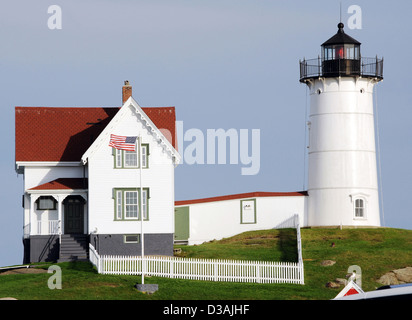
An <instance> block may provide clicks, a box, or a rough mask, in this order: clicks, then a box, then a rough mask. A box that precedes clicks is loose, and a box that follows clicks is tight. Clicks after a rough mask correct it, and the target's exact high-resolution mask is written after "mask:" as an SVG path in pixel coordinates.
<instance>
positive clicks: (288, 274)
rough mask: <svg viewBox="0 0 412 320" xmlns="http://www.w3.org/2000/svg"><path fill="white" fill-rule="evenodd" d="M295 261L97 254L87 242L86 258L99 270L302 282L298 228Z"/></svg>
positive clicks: (298, 231) (233, 279)
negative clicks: (87, 251) (87, 255)
mask: <svg viewBox="0 0 412 320" xmlns="http://www.w3.org/2000/svg"><path fill="white" fill-rule="evenodd" d="M296 221H297V225H296V228H297V237H298V239H297V240H298V262H272V261H244V260H221V259H193V258H180V257H169V256H144V257H141V256H113V255H101V256H100V255H99V254H98V253H97V251H96V250H95V249H94V247H93V246H92V244H89V249H90V250H89V257H90V258H89V259H90V261H91V263H92V264H93V265H95V266H96V268H97V271H98V272H99V273H101V274H116V275H141V274H142V271H143V274H144V275H150V276H159V277H169V278H178V279H191V280H208V281H230V282H255V283H295V284H304V270H303V261H302V254H301V242H300V228H299V221H298V218H297V219H296Z"/></svg>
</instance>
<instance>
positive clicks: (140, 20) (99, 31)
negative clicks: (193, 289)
mask: <svg viewBox="0 0 412 320" xmlns="http://www.w3.org/2000/svg"><path fill="white" fill-rule="evenodd" d="M341 2H342V22H344V23H345V25H346V26H347V21H348V19H349V18H350V16H351V15H350V14H348V13H347V8H348V7H349V6H350V5H352V4H356V5H358V6H360V8H361V9H362V29H354V30H350V29H349V28H347V27H346V28H345V31H346V32H347V33H348V34H350V35H351V36H352V37H354V38H355V39H357V40H358V41H360V42H362V49H361V50H362V54H363V55H364V56H370V57H374V56H375V55H378V56H379V57H382V56H383V57H384V59H385V60H384V78H385V79H384V81H383V82H381V83H379V84H378V86H377V87H376V89H377V98H378V115H379V117H378V120H379V137H380V150H381V153H380V159H381V168H382V186H383V203H384V207H383V209H384V211H383V212H384V224H385V226H388V227H396V228H406V229H412V219H411V216H412V212H411V211H412V197H411V196H410V194H411V193H412V187H411V181H412V169H411V163H412V142H411V138H412V126H411V125H410V122H411V119H412V108H411V101H412V90H411V83H410V79H409V75H410V74H411V71H412V70H411V69H412V64H411V63H410V62H409V61H410V56H411V55H410V52H411V51H412V44H411V42H410V41H409V40H410V39H409V38H410V36H409V35H410V33H411V31H412V26H411V24H410V22H409V21H410V12H411V11H412V3H411V2H410V1H406V0H405V1H396V4H395V2H389V1H386V2H385V1H379V2H377V1H355V2H348V1H341ZM339 3H340V1H312V2H308V1H297V0H295V1H287V2H286V1H274V0H270V1H269V0H261V1H252V0H248V1H242V0H225V1H221V0H220V1H218V0H216V1H215V0H207V1H205V0H204V1H200V0H190V1H189V0H187V1H183V0H167V1H166V0H165V1H157V0H151V1H148V0H147V1H132V0H122V1H109V0H106V1H96V0H87V1H57V0H48V1H43V0H40V1H29V0H22V1H8V2H4V1H3V2H2V3H1V4H0V39H1V43H2V47H1V50H0V70H1V71H0V90H1V91H0V108H1V110H2V116H1V118H0V133H1V136H2V138H3V139H2V141H3V156H2V157H1V158H0V175H1V176H0V177H1V178H2V179H1V181H2V184H1V186H0V195H1V200H2V204H3V205H2V210H1V211H0V216H1V224H0V266H4V265H11V264H20V263H22V259H23V246H22V208H21V195H22V192H23V179H22V176H17V174H16V172H15V171H14V107H15V106H56V107H59V106H78V107H82V106H85V107H86V106H87V107H89V106H91V107H93V106H96V107H101V106H120V105H121V86H122V85H123V81H124V80H129V81H130V83H131V84H132V86H133V97H134V98H135V99H136V101H137V102H138V103H139V104H140V105H141V106H143V107H150V106H175V107H176V114H177V120H178V121H182V122H183V126H184V130H189V129H191V128H196V129H199V130H200V131H201V132H204V134H205V135H206V131H207V129H219V128H223V129H225V130H228V129H230V128H234V129H235V130H236V131H237V132H239V131H240V129H248V130H249V132H251V130H252V129H259V130H260V170H259V173H258V174H256V175H250V176H246V175H241V167H243V165H242V164H241V163H238V164H237V165H236V164H229V163H226V164H213V165H212V164H204V165H196V164H193V165H189V164H183V165H181V166H179V167H178V168H177V169H176V183H175V186H176V191H175V194H176V200H186V199H192V198H201V197H209V196H217V195H225V194H233V193H240V192H250V191H300V190H303V189H304V188H305V185H306V184H305V179H304V168H305V157H304V150H305V148H304V145H305V144H304V140H305V106H306V88H305V86H304V85H303V84H301V83H299V65H298V63H299V59H302V58H303V57H306V58H315V57H317V55H318V54H320V45H321V43H323V42H324V41H325V40H327V39H328V38H329V37H331V36H332V35H333V34H334V33H335V32H336V31H337V27H336V26H337V23H338V22H339ZM51 5H59V6H60V7H61V9H62V29H60V30H50V29H49V28H48V25H47V21H48V19H49V17H50V16H51V14H48V13H47V9H48V7H49V6H51ZM189 144H190V142H184V144H183V146H182V145H181V142H180V146H181V150H182V148H183V149H184V148H185V147H187V145H189Z"/></svg>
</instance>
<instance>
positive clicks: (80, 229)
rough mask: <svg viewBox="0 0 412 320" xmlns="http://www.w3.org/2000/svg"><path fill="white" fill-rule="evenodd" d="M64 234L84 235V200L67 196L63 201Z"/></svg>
mask: <svg viewBox="0 0 412 320" xmlns="http://www.w3.org/2000/svg"><path fill="white" fill-rule="evenodd" d="M64 233H65V234H70V233H84V199H83V198H82V197H79V196H69V197H67V198H66V199H65V201H64Z"/></svg>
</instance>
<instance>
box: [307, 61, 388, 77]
mask: <svg viewBox="0 0 412 320" xmlns="http://www.w3.org/2000/svg"><path fill="white" fill-rule="evenodd" d="M299 65H300V81H301V82H305V80H307V79H310V78H318V77H334V76H362V77H372V78H378V79H380V80H381V79H383V58H382V59H379V58H378V57H375V58H368V57H362V58H361V59H359V60H355V59H335V60H325V59H321V58H319V57H318V58H315V59H308V60H306V59H303V60H300V61H299Z"/></svg>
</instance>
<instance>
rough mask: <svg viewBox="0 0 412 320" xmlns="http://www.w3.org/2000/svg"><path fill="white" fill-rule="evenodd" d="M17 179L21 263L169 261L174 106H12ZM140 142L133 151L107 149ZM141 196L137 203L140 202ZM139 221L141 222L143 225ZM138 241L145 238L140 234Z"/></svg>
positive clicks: (127, 96) (127, 98)
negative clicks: (96, 257)
mask: <svg viewBox="0 0 412 320" xmlns="http://www.w3.org/2000/svg"><path fill="white" fill-rule="evenodd" d="M15 117H16V118H15V121H16V126H15V130H16V132H15V134H16V159H15V160H16V171H17V172H18V173H19V174H23V175H24V194H23V201H22V203H23V208H24V222H23V223H24V240H23V242H24V261H25V262H37V261H54V260H60V261H62V260H65V259H73V258H79V259H80V258H87V252H88V243H89V242H90V243H92V244H93V246H94V247H95V248H96V250H97V251H98V252H99V253H100V254H125V255H128V254H129V255H132V254H133V255H138V254H140V253H141V243H142V240H144V241H143V242H144V252H145V254H148V255H153V254H162V255H172V254H173V234H174V168H175V166H176V165H177V164H178V163H179V161H180V156H179V154H178V152H177V151H176V138H175V120H176V119H175V110H174V107H165V108H141V107H140V106H139V105H138V104H137V102H136V101H135V100H134V99H133V98H132V96H131V86H129V85H128V83H125V86H124V87H123V105H122V107H120V108H118V107H116V108H50V107H16V108H15ZM112 134H114V135H118V136H134V137H137V139H136V141H135V143H136V151H135V152H133V151H126V150H119V149H115V148H113V147H110V146H109V141H110V137H111V135H112ZM140 197H141V198H140ZM142 215H143V224H142V221H141V219H142ZM142 229H143V234H144V239H141V238H140V235H141V234H142Z"/></svg>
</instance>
